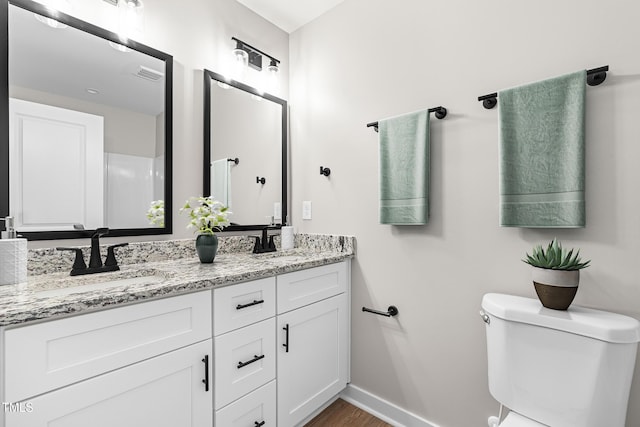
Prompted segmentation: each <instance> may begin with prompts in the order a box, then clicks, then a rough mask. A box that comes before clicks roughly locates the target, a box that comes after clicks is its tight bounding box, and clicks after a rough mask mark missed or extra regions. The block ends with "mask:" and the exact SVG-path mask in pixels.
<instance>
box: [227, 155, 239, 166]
mask: <svg viewBox="0 0 640 427" xmlns="http://www.w3.org/2000/svg"><path fill="white" fill-rule="evenodd" d="M227 162H233V163H235V164H236V165H237V164H238V163H240V159H239V158H237V157H236V158H235V159H227Z"/></svg>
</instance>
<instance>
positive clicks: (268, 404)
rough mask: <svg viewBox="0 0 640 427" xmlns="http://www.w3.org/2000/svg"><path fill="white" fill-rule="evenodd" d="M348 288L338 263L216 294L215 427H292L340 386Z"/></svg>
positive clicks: (345, 265) (345, 365) (345, 267)
mask: <svg viewBox="0 0 640 427" xmlns="http://www.w3.org/2000/svg"><path fill="white" fill-rule="evenodd" d="M349 285H350V261H344V262H340V263H336V264H330V265H325V266H321V267H314V268H309V269H306V270H300V271H296V272H293V273H286V274H282V275H279V276H276V277H271V278H268V279H261V280H256V281H252V282H246V283H241V284H237V285H233V286H227V287H224V288H219V289H215V290H214V292H213V300H214V319H213V322H214V326H213V329H214V335H215V336H214V354H215V368H214V378H215V387H214V395H215V398H214V407H215V423H214V425H215V427H245V426H251V427H254V426H262V425H264V426H265V427H268V426H278V427H293V426H296V425H299V423H300V422H301V421H303V420H304V419H306V418H307V417H309V416H310V415H312V414H313V413H314V412H316V411H317V410H318V409H319V408H321V407H322V406H323V405H324V404H325V403H327V402H328V401H329V400H330V399H331V398H333V397H334V396H336V395H337V394H338V393H340V391H342V390H343V389H344V388H345V387H346V385H347V382H348V381H349V331H350V322H349ZM276 417H277V419H276Z"/></svg>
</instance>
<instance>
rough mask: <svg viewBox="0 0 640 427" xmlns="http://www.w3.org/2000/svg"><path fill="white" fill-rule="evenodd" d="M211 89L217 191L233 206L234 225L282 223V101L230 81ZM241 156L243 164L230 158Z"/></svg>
mask: <svg viewBox="0 0 640 427" xmlns="http://www.w3.org/2000/svg"><path fill="white" fill-rule="evenodd" d="M211 88H212V93H211V194H212V196H213V197H214V198H215V199H217V200H220V201H222V203H224V204H225V205H226V206H228V207H229V209H230V210H231V212H232V214H231V215H230V217H229V218H230V220H231V222H232V223H234V224H264V223H265V222H270V220H267V219H266V218H270V217H271V216H274V217H276V218H274V221H276V220H277V221H278V222H279V220H281V216H280V217H278V216H277V215H274V212H275V211H276V210H277V204H279V203H280V201H281V198H282V179H281V174H282V120H281V117H282V108H281V106H280V105H279V104H276V103H274V102H271V101H269V100H267V99H263V98H260V97H257V96H255V95H252V94H251V93H248V92H245V91H243V90H241V89H238V88H235V87H232V86H229V85H224V86H221V85H218V84H212V85H211ZM235 158H238V159H239V161H238V164H236V163H235V162H233V161H229V160H228V159H235ZM261 178H264V184H263V183H262V182H261V181H260V182H258V181H257V179H261Z"/></svg>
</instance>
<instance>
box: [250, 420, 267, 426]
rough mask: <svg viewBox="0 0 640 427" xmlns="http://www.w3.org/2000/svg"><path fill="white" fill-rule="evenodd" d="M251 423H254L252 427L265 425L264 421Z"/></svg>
mask: <svg viewBox="0 0 640 427" xmlns="http://www.w3.org/2000/svg"><path fill="white" fill-rule="evenodd" d="M253 423H254V427H262V426H263V425H265V423H266V421H262V422H257V421H254V422H253Z"/></svg>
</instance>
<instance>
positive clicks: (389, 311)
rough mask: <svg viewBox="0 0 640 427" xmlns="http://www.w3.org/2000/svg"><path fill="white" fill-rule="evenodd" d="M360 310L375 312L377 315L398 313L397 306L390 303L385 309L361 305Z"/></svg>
mask: <svg viewBox="0 0 640 427" xmlns="http://www.w3.org/2000/svg"><path fill="white" fill-rule="evenodd" d="M362 311H366V312H367V313H373V314H377V315H379V316H385V317H393V316H397V315H398V313H399V312H398V308H397V307H396V306H395V305H390V306H389V308H387V311H380V310H374V309H372V308H367V307H362Z"/></svg>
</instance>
